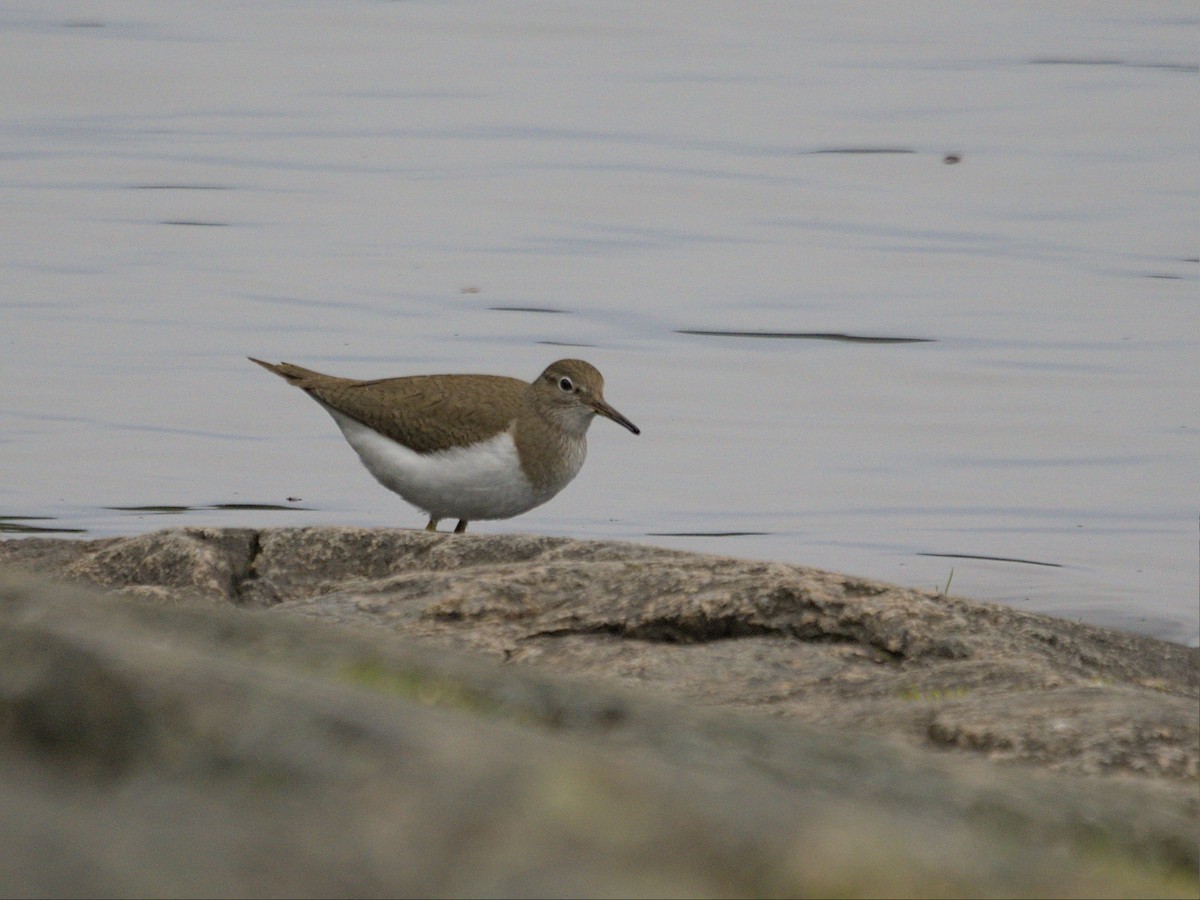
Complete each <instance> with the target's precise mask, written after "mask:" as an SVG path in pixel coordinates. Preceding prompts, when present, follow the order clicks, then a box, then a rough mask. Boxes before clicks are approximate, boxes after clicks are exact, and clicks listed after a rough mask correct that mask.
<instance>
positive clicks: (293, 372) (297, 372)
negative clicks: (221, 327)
mask: <svg viewBox="0 0 1200 900" xmlns="http://www.w3.org/2000/svg"><path fill="white" fill-rule="evenodd" d="M246 359H248V360H250V362H252V363H258V364H259V365H260V366H262V367H263V368H264V369H266V370H267V371H268V372H274V373H275V374H276V375H278V376H279V377H280V378H285V379H287V381H288V382H289V383H291V384H294V385H296V386H297V387H302V388H303V387H308V386H309V385H310V384H311V382H312V379H313V378H327V377H328V376H327V375H322V374H321V373H320V372H314V371H313V370H312V369H306V368H304V366H297V365H295V364H294V363H289V362H281V363H278V364H276V363H269V362H263V361H262V360H261V359H255V358H254V357H253V356H247V357H246Z"/></svg>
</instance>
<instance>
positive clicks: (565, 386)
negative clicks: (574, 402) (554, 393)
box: [558, 375, 575, 394]
mask: <svg viewBox="0 0 1200 900" xmlns="http://www.w3.org/2000/svg"><path fill="white" fill-rule="evenodd" d="M558 386H559V388H561V389H562V390H564V391H566V392H567V393H568V394H569V393H571V391H573V390H575V385H574V384H572V383H571V379H570V378H568V377H567V376H566V375H564V376H563V377H562V378H560V379H558Z"/></svg>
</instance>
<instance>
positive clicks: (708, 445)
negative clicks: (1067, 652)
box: [0, 0, 1200, 643]
mask: <svg viewBox="0 0 1200 900" xmlns="http://www.w3.org/2000/svg"><path fill="white" fill-rule="evenodd" d="M1197 46H1200V15H1198V13H1197V7H1196V5H1195V4H1194V3H1192V2H1185V3H1151V2H1142V3H1116V4H1104V3H1092V2H1089V3H1081V4H1065V3H1062V4H995V3H983V4H970V3H954V4H924V3H908V4H842V3H829V4H817V3H804V4H799V3H780V4H771V3H755V4H744V3H725V4H709V3H693V2H688V3H670V2H658V3H652V4H647V3H627V4H618V3H603V4H588V3H578V4H567V3H554V4H550V3H547V4H530V3H508V2H500V0H491V2H488V3H445V2H425V3H421V2H415V3H399V2H353V0H342V2H339V3H325V2H299V0H280V2H257V3H255V2H248V3H223V2H221V3H218V2H212V3H194V2H192V3H188V2H173V0H153V2H151V0H129V2H108V3H67V2H55V3H46V2H40V0H39V2H33V0H29V2H24V3H20V2H0V203H2V208H3V214H2V215H0V278H2V279H3V283H2V290H0V527H3V528H5V529H10V530H11V529H32V528H36V527H40V528H49V529H80V531H79V532H75V533H78V534H80V535H81V536H85V537H96V536H107V535H113V534H128V533H133V532H140V531H146V530H150V529H156V528H160V527H164V526H168V525H181V524H211V525H247V526H265V525H276V524H328V523H346V524H361V525H375V526H381V525H389V526H390V525H396V526H404V527H420V526H421V525H422V524H423V522H424V519H423V518H422V516H421V515H420V514H419V513H417V512H416V511H415V510H412V509H410V508H408V507H407V506H405V505H404V504H403V503H402V502H401V501H400V500H399V499H398V498H396V497H394V496H393V495H391V494H389V493H387V492H386V491H384V490H383V489H382V488H379V487H378V486H377V485H376V484H375V483H374V481H373V480H372V479H371V478H370V476H368V475H367V473H366V472H365V470H363V469H362V468H361V467H360V466H359V464H358V462H357V460H356V458H355V457H354V455H353V453H352V452H351V451H350V450H349V448H347V447H346V446H345V445H344V443H343V442H342V439H341V437H340V435H339V434H338V433H337V431H336V429H335V428H334V426H333V423H332V421H331V420H330V419H329V418H328V417H327V416H326V415H325V414H324V413H323V412H322V411H321V410H320V409H319V408H318V407H317V406H316V405H315V404H313V403H312V402H311V401H309V400H308V399H307V398H305V397H304V396H303V395H302V394H300V393H299V392H298V391H295V390H294V389H290V388H288V387H287V386H286V385H285V384H283V383H282V382H280V381H278V380H277V379H273V378H271V377H270V376H268V375H267V374H266V373H264V372H262V371H261V370H260V369H258V368H256V367H255V366H253V365H251V364H250V363H248V362H246V361H245V356H246V355H248V354H252V355H254V356H260V357H264V358H267V359H275V360H278V359H287V360H290V361H294V362H298V363H301V364H304V365H309V366H312V367H315V368H318V369H324V370H327V371H332V372H335V373H338V374H345V375H356V376H362V377H375V376H384V375H399V374H415V373H421V372H452V371H491V372H496V373H503V374H510V375H517V376H521V377H525V378H532V377H533V376H534V375H536V374H537V372H539V371H540V370H541V369H542V368H543V367H544V366H545V365H546V364H547V363H548V362H550V361H551V360H553V359H555V358H558V357H561V356H582V357H584V358H586V359H588V360H590V361H592V362H593V363H595V364H596V365H598V366H599V367H600V368H601V369H602V370H603V371H604V372H605V374H606V376H607V381H608V395H609V399H610V400H611V401H612V402H613V404H614V405H616V406H617V407H618V408H619V409H620V410H621V411H622V412H624V413H625V414H626V415H627V416H629V417H630V418H631V419H632V420H633V421H635V422H636V423H637V424H638V425H640V426H641V427H642V429H643V434H642V436H641V437H636V438H635V437H634V436H633V435H630V434H628V433H627V432H625V431H624V430H622V429H620V428H617V427H615V426H613V425H612V424H611V423H609V422H605V421H598V422H597V423H596V424H595V426H594V427H593V429H592V441H591V457H590V459H589V461H588V464H587V466H585V468H584V470H583V473H582V475H581V476H580V477H579V479H578V480H577V481H576V482H575V483H574V484H572V485H571V486H570V487H569V488H568V489H567V490H566V491H565V492H564V493H563V494H562V495H560V496H559V497H558V498H557V499H556V500H554V501H553V502H552V503H550V504H549V505H547V506H545V507H542V508H541V509H538V510H535V511H534V512H531V513H529V514H527V515H526V516H524V517H522V518H520V519H517V520H513V521H509V522H495V523H477V525H476V526H473V527H474V529H475V530H478V531H481V532H500V531H513V530H525V531H536V532H544V533H552V534H567V535H573V536H578V537H589V538H618V539H626V540H634V541H640V542H650V543H655V544H662V545H667V546H674V547H682V548H686V549H695V550H703V551H713V552H720V553H729V554H734V555H738V556H745V557H757V558H767V559H777V560H784V561H789V562H797V563H804V564H809V565H816V566H821V567H825V568H832V569H838V570H842V571H848V572H853V573H857V574H860V575H866V576H872V577H878V578H883V579H888V580H891V581H897V582H900V583H903V584H909V585H915V586H919V587H925V588H932V587H935V586H936V587H939V588H941V587H944V586H945V585H946V583H947V581H948V580H950V581H951V586H950V589H951V592H952V593H957V594H962V595H966V596H974V597H978V598H983V599H994V600H999V601H1001V602H1005V603H1011V604H1013V605H1016V606H1019V607H1021V608H1025V609H1035V610H1043V611H1048V612H1054V613H1056V614H1060V615H1066V616H1071V617H1075V618H1079V619H1083V620H1085V621H1089V622H1096V623H1101V624H1110V625H1117V626H1119V627H1124V628H1130V629H1134V630H1138V631H1142V632H1146V633H1150V634H1155V635H1158V636H1162V637H1167V638H1170V639H1174V640H1180V641H1185V642H1191V643H1196V642H1197V640H1198V639H1200V636H1198V633H1200V624H1198V620H1200V613H1198V611H1197V604H1198V601H1197V594H1198V584H1197V580H1198V575H1197V572H1198V568H1200V563H1198V558H1197V557H1198V536H1197V520H1198V516H1200V498H1198V487H1197V485H1198V484H1200V441H1198V426H1200V390H1198V387H1200V346H1198V345H1200V298H1198V292H1197V281H1198V280H1200V278H1198V276H1200V265H1198V264H1197V248H1198V246H1200V241H1198V240H1197V238H1198V237H1200V228H1198V225H1200V221H1198V220H1200V203H1197V200H1198V197H1200V167H1198V166H1197V150H1198V149H1200V146H1198V145H1200V131H1198V130H1197V127H1196V123H1197V122H1198V121H1200V92H1198V91H1197V80H1198V77H1197V62H1198V57H1197V51H1196V48H1197ZM863 151H872V152H863ZM764 334H769V335H771V336H769V337H764V336H763V335H764ZM839 335H840V336H851V337H866V338H897V337H900V338H912V339H922V340H921V341H911V342H880V341H858V340H845V339H837V336H839ZM289 498H298V499H289ZM243 504H250V505H252V504H266V505H269V506H277V507H281V508H279V509H269V508H268V509H246V508H239V505H243ZM131 507H132V509H131ZM139 507H155V508H156V509H153V510H151V509H139ZM37 517H46V518H37ZM14 533H17V534H20V533H26V532H25V531H23V530H22V531H14ZM51 533H54V532H51ZM979 557H988V558H989V559H981V558H979ZM951 579H952V580H951Z"/></svg>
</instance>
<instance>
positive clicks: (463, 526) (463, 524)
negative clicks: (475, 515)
mask: <svg viewBox="0 0 1200 900" xmlns="http://www.w3.org/2000/svg"><path fill="white" fill-rule="evenodd" d="M466 530H467V520H466V519H459V520H458V524H457V525H455V526H454V533H455V534H462V533H463V532H464V531H466Z"/></svg>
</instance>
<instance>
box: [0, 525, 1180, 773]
mask: <svg viewBox="0 0 1200 900" xmlns="http://www.w3.org/2000/svg"><path fill="white" fill-rule="evenodd" d="M5 560H7V561H9V562H10V563H13V564H19V565H23V566H25V567H27V568H31V569H33V570H35V571H40V572H44V573H47V574H52V575H54V576H55V577H62V578H67V579H71V580H76V581H83V582H88V583H92V584H97V585H101V586H105V587H110V588H114V587H115V588H120V589H122V591H123V592H125V593H127V594H131V595H133V596H139V597H142V598H148V599H153V600H155V601H157V602H172V601H173V602H185V601H187V602H201V603H208V604H216V605H227V604H230V603H232V604H234V605H237V606H248V607H255V608H258V607H266V608H271V609H273V610H276V611H285V610H286V611H289V612H292V613H298V614H302V615H305V616H311V617H314V618H318V619H322V620H325V621H330V622H339V623H347V624H354V625H374V626H378V627H382V628H386V629H388V630H389V631H392V632H395V633H397V634H403V635H409V636H413V637H420V638H422V639H424V640H426V641H432V642H436V643H439V644H442V645H444V646H449V647H456V648H460V649H469V650H472V651H481V652H483V653H485V654H488V655H491V656H493V657H495V658H497V659H503V660H507V661H510V662H516V663H521V664H523V665H533V666H537V667H538V668H540V669H542V670H549V671H559V672H567V673H573V674H576V675H587V676H590V677H597V678H608V679H618V680H621V681H624V682H626V683H629V684H636V685H639V686H644V687H650V688H653V689H655V690H657V691H659V692H661V693H664V694H667V695H669V696H672V697H675V698H680V699H689V700H694V701H699V702H702V703H707V704H715V705H719V706H722V707H736V708H744V709H756V710H759V711H763V712H767V713H771V714H774V715H780V716H786V717H788V718H793V719H797V720H802V721H807V722H813V723H823V724H828V725H833V726H836V727H838V728H853V729H855V730H859V731H870V732H875V733H882V734H889V735H893V736H898V737H903V738H905V739H907V740H909V741H911V742H913V743H916V744H920V745H925V746H930V745H932V746H934V747H937V748H939V749H951V750H961V751H969V752H971V753H978V754H984V755H987V756H990V757H993V758H995V759H1003V760H1022V761H1026V762H1033V763H1038V764H1041V765H1044V766H1049V767H1052V768H1056V769H1059V770H1062V771H1069V772H1075V773H1078V774H1095V773H1101V772H1123V773H1136V774H1141V775H1154V776H1162V777H1167V778H1177V779H1183V780H1185V781H1187V782H1189V783H1192V782H1195V781H1196V780H1197V778H1198V777H1200V716H1198V715H1197V710H1198V707H1200V650H1197V649H1195V648H1187V647H1182V646H1180V645H1176V644H1170V643H1166V642H1163V641H1157V640H1154V639H1152V638H1146V637H1142V636H1138V635H1134V634H1128V633H1125V632H1119V631H1113V630H1106V629H1101V628H1094V627H1090V626H1086V625H1081V624H1078V623H1072V622H1067V621H1064V620H1060V619H1054V618H1051V617H1049V616H1043V615H1037V614H1032V613H1025V612H1020V611H1017V610H1013V609H1009V608H1006V607H1002V606H996V605H991V604H985V603H977V602H972V601H969V600H965V599H960V598H957V597H946V596H940V595H936V594H932V593H928V592H922V591H914V590H908V589H904V588H899V587H895V586H893V585H887V584H883V583H878V582H870V581H864V580H862V579H857V578H851V577H848V576H845V575H838V574H834V573H830V572H823V571H819V570H815V569H806V568H802V567H798V566H789V565H782V564H774V563H756V562H747V561H744V560H736V559H727V558H723V557H715V556H702V555H697V554H689V553H682V552H677V551H670V550H661V549H657V548H651V547H644V546H638V545H633V544H618V543H598V542H588V541H575V540H568V539H564V538H548V537H536V536H529V535H502V536H487V535H449V536H447V535H441V536H439V535H436V534H429V533H427V532H423V531H399V530H381V529H359V528H316V529H311V528H280V529H269V530H265V531H262V532H257V531H252V530H249V529H203V528H189V529H177V530H168V531H162V532H157V533H154V534H148V535H141V536H138V537H132V538H114V539H109V540H102V541H91V542H81V541H71V540H42V539H26V540H19V541H7V542H3V543H0V564H2V563H3V562H4V561H5Z"/></svg>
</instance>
